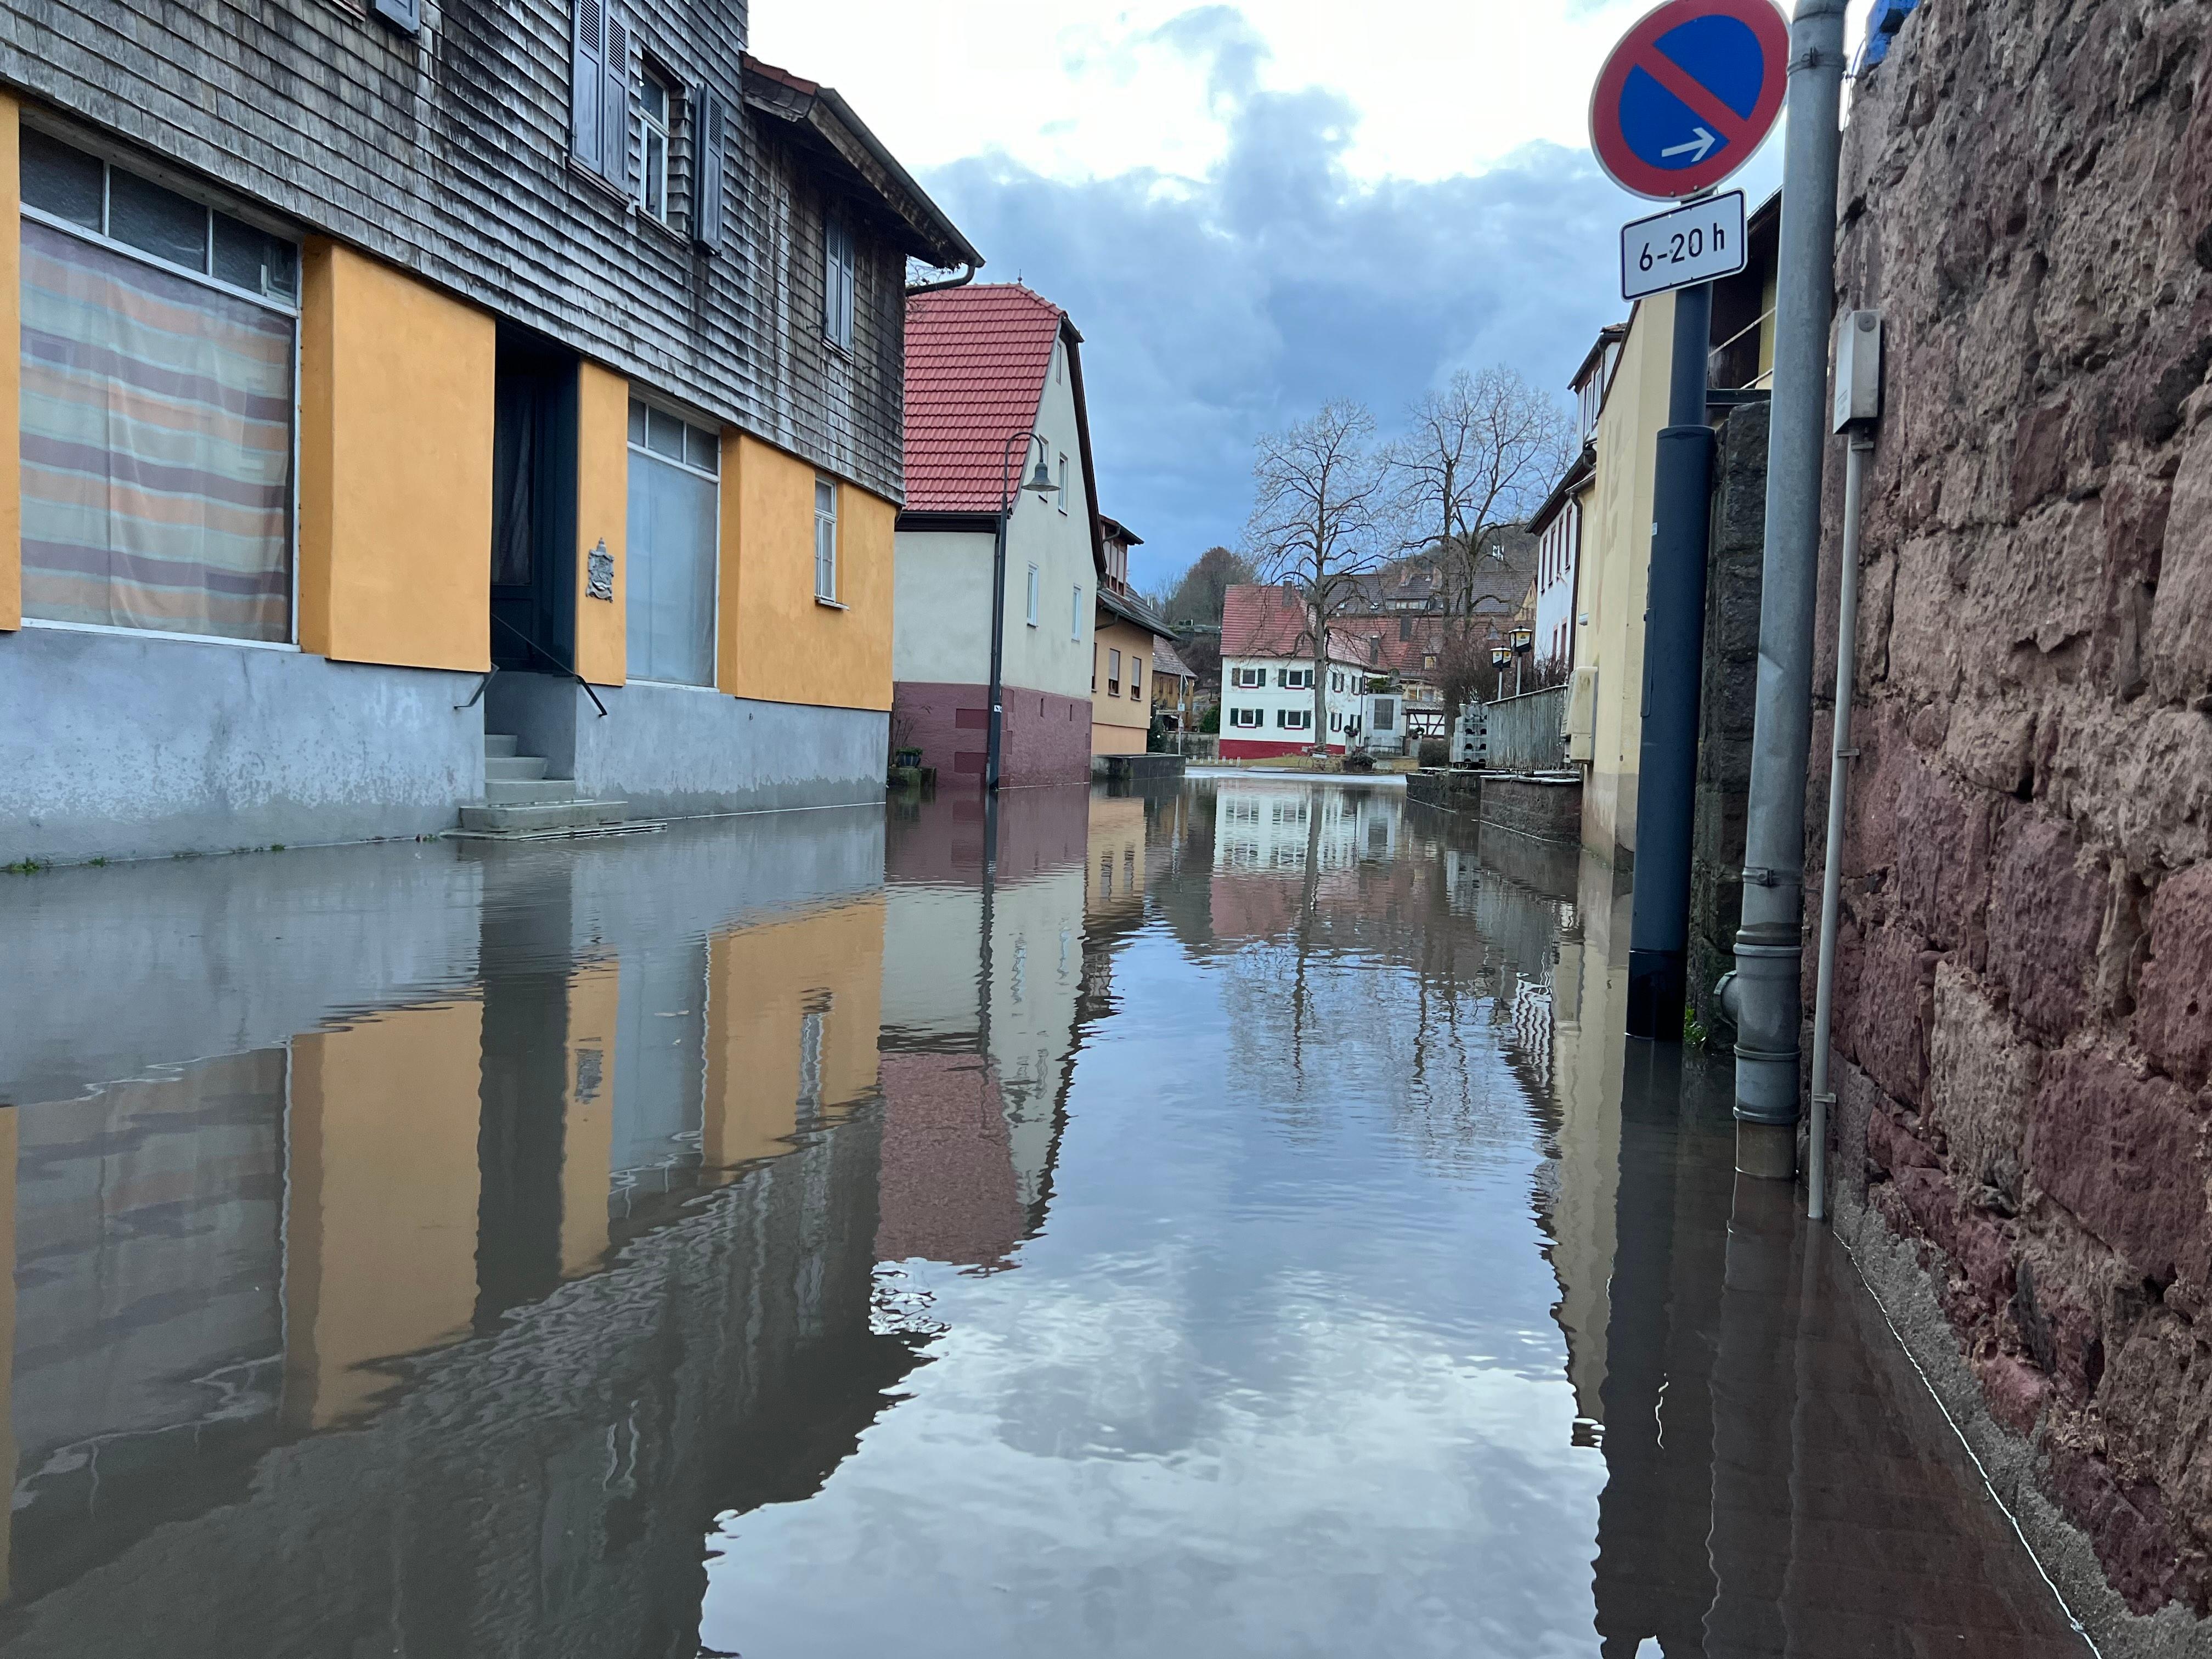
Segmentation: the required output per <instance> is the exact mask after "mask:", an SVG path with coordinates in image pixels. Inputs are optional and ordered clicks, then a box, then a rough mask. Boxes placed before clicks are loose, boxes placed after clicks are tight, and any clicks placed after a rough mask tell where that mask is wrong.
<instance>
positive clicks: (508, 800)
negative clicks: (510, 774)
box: [484, 778, 576, 806]
mask: <svg viewBox="0 0 2212 1659" xmlns="http://www.w3.org/2000/svg"><path fill="white" fill-rule="evenodd" d="M574 799H576V781H575V780H574V778H487V779H485V780H484V805H487V806H543V805H549V804H550V803H553V802H556V801H564V800H574Z"/></svg>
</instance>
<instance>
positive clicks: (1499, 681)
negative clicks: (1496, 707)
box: [1490, 645, 1513, 702]
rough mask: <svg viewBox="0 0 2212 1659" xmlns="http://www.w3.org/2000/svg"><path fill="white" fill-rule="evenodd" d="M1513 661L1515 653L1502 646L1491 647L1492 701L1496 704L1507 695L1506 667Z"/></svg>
mask: <svg viewBox="0 0 2212 1659" xmlns="http://www.w3.org/2000/svg"><path fill="white" fill-rule="evenodd" d="M1512 660H1513V653H1511V652H1510V651H1509V650H1507V649H1506V648H1505V647H1504V646H1502V645H1493V646H1492V647H1490V668H1491V681H1492V684H1491V687H1490V700H1491V702H1497V701H1498V699H1499V698H1500V697H1502V696H1504V695H1505V665H1506V664H1507V663H1509V662H1510V661H1512Z"/></svg>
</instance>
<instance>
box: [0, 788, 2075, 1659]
mask: <svg viewBox="0 0 2212 1659" xmlns="http://www.w3.org/2000/svg"><path fill="white" fill-rule="evenodd" d="M1626 917H1627V900H1626V887H1625V885H1623V884H1620V883H1618V882H1616V881H1615V880H1614V879H1613V876H1612V874H1611V872H1609V871H1608V870H1607V869H1606V868H1605V866H1602V865H1601V864H1597V863H1595V861H1592V860H1577V857H1576V856H1575V854H1573V853H1572V852H1571V850H1563V849H1560V848H1551V847H1547V846H1545V845H1543V844H1541V843H1537V842H1528V841H1526V840H1522V839H1521V838H1517V837H1512V836H1500V835H1499V834H1498V832H1495V831H1491V830H1485V829H1478V828H1476V827H1474V826H1472V825H1471V824H1469V823H1466V822H1464V821H1462V820H1458V819H1455V818H1452V817H1447V816H1443V815H1437V814H1431V813H1426V812H1425V811H1420V810H1419V809H1409V808H1407V806H1406V805H1405V804H1404V802H1403V799H1402V795H1401V793H1398V792H1396V791H1395V790H1394V789H1392V788H1390V787H1385V786H1381V785H1376V786H1371V787H1367V786H1341V785H1331V786H1322V787H1309V786H1304V785H1300V784H1295V783H1283V782H1262V781H1256V780H1255V781H1225V782H1222V783H1220V784H1218V785H1213V784H1205V785H1194V786H1191V787H1182V788H1171V789H1167V790H1164V791H1155V792H1152V793H1135V794H1121V795H1115V794H1107V793H1096V794H1094V793H1090V792H1086V791H1083V790H1073V791H1021V792H1010V793H1008V794H1007V795H1006V798H1005V799H1004V800H1003V802H1002V803H1000V805H998V806H997V807H996V808H995V809H994V810H990V811H987V810H986V808H985V807H984V805H982V804H981V802H979V801H976V800H975V799H972V798H955V797H952V796H950V795H948V796H947V797H946V798H945V799H939V800H935V801H932V802H928V803H923V804H920V805H915V804H910V803H909V804H904V805H902V804H896V803H895V804H894V805H892V806H891V807H890V808H889V809H887V811H884V812H876V811H847V812H830V813H796V814H787V815H780V816H773V817H761V818H755V819H743V820H732V821H726V822H722V823H711V824H698V825H687V826H679V827H678V829H675V830H672V831H671V832H670V833H668V834H666V835H665V836H652V837H646V838H639V839H635V840H628V839H625V840H617V841H611V842H601V843H594V844H582V845H576V846H565V847H563V846H538V847H492V848H483V847H480V846H478V847H470V848H456V847H453V846H451V845H441V844H433V845H427V846H419V847H418V846H412V845H410V846H407V847H401V848H357V849H350V850H345V851H338V852H331V853H307V854H286V855H284V856H283V857H282V858H264V859H252V860H210V861H207V862H205V863H199V864H191V865H179V866H148V867H144V868H135V867H134V868H119V869H115V870H108V871H99V872H94V871H82V872H60V873H58V874H56V875H52V876H49V877H42V878H40V879H38V880H37V881H35V882H21V883H17V884H11V885H9V886H8V887H7V888H5V889H0V933H4V934H5V936H6V937H7V938H8V939H9V940H10V942H11V945H12V946H13V947H14V948H13V949H12V951H11V954H10V957H9V960H8V963H7V964H6V966H5V967H4V969H0V980H4V983H3V984H0V988H4V989H5V991H6V993H7V995H6V997H5V998H4V999H0V1002H4V1006H5V1008H6V1012H4V1013H0V1021H4V1022H5V1023H4V1024H0V1100H4V1101H7V1102H10V1103H14V1106H15V1109H13V1110H9V1111H0V1202H4V1203H6V1204H7V1205H8V1206H9V1215H8V1218H7V1219H6V1223H5V1225H0V1249H7V1250H9V1251H10V1252H11V1253H12V1254H11V1256H10V1261H9V1265H10V1267H11V1271H9V1272H7V1273H0V1298H4V1304H5V1305H4V1315H0V1354H4V1355H5V1356H6V1357H7V1360H8V1363H7V1364H4V1365H0V1387H4V1388H5V1389H6V1395H5V1410H4V1412H0V1423H4V1425H5V1427H6V1432H7V1434H8V1435H9V1447H10V1448H11V1449H12V1458H11V1461H10V1465H9V1466H10V1467H12V1469H13V1481H14V1488H13V1499H12V1504H11V1506H10V1508H9V1510H8V1511H7V1512H6V1514H7V1516H8V1519H7V1520H6V1522H4V1523H0V1524H4V1525H5V1527H6V1534H5V1538H4V1546H5V1547H4V1550H0V1560H4V1563H5V1566H6V1571H7V1583H6V1591H7V1599H6V1601H5V1604H4V1606H3V1607H0V1651H4V1652H5V1653H7V1654H9V1655H15V1654H22V1655H34V1654H35V1655H64V1654H68V1655H81V1654H106V1653H114V1652H121V1651H128V1650H137V1649H140V1648H154V1649H156V1650H160V1651H162V1652H164V1653H167V1654H202V1653H204V1654H209V1655H214V1654H222V1655H228V1656H240V1655H246V1656H251V1655H260V1654H270V1655H275V1654H293V1653H325V1652H329V1653H351V1652H364V1653H365V1652H372V1651H373V1652H397V1653H404V1654H408V1655H446V1654H452V1655H477V1654H489V1653H531V1654H533V1655H534V1654H546V1655H555V1654H561V1655H565V1654H577V1655H593V1656H598V1655H607V1654H635V1655H669V1656H678V1659H693V1656H696V1655H699V1654H701V1653H702V1652H707V1651H716V1652H726V1653H743V1654H744V1655H746V1656H749V1659H765V1656H771V1655H777V1654H793V1655H820V1654H856V1655H857V1654H873V1653H878V1652H884V1651H892V1650H896V1651H898V1652H901V1653H904V1654H934V1653H945V1654H954V1653H958V1654H962V1655H973V1654H977V1653H1005V1654H1010V1655H1011V1654H1029V1653H1036V1652H1054V1653H1116V1652H1125V1651H1127V1652H1136V1651H1142V1652H1145V1653H1147V1654H1158V1653H1190V1654H1209V1655H1212V1654H1225V1653H1251V1654H1267V1655H1277V1654H1297V1653H1316V1654H1323V1653H1325V1654H1346V1653H1353V1652H1374V1653H1385V1654H1391V1655H1400V1654H1419V1653H1429V1652H1434V1653H1440V1654H1445V1653H1449V1654H1464V1653H1470V1652H1498V1653H1515V1654H1521V1653H1549V1652H1557V1653H1593V1652H1600V1651H1602V1652H1603V1653H1606V1654H1609V1655H1610V1654H1635V1653H1638V1652H1639V1651H1644V1652H1649V1651H1651V1650H1652V1649H1653V1647H1654V1646H1655V1645H1656V1648H1657V1650H1660V1651H1662V1652H1664V1653H1666V1654H1668V1655H1686V1654H1700V1653H1712V1654H1723V1653H1729V1654H1733V1653H1752V1652H1762V1653H1763V1652H1782V1651H1787V1652H1796V1653H1827V1652H1839V1653H1840V1652H1889V1651H1913V1650H1917V1649H1915V1648H1912V1647H1911V1646H1909V1645H1900V1644H1904V1643H1905V1642H1906V1641H1907V1638H1906V1637H1905V1635H1902V1634H1900V1632H1917V1634H1914V1635H1912V1636H1911V1638H1910V1639H1911V1640H1921V1639H1922V1638H1923V1637H1926V1638H1928V1640H1930V1641H1932V1640H1934V1639H1935V1638H1936V1637H1941V1638H1942V1642H1941V1645H1942V1646H1943V1647H1944V1650H1946V1651H1961V1652H1971V1651H1977V1650H1980V1651H1991V1652H1995V1651H1999V1650H2002V1651H2005V1652H2008V1653H2021V1652H2041V1651H2050V1652H2057V1651H2068V1650H2069V1649H2068V1648H2067V1647H2066V1646H2065V1640H2066V1637H2065V1632H2064V1627H2063V1620H2058V1618H2057V1614H2056V1613H2055V1612H2054V1610H2053V1607H2052V1605H2051V1600H2050V1597H2049V1595H2048V1592H2047V1589H2045V1587H2044V1586H2043V1585H2042V1583H2041V1582H2040V1580H2039V1579H2038V1578H2037V1577H2035V1576H2034V1575H2033V1571H2032V1570H2031V1569H2030V1568H2028V1567H2027V1565H2025V1564H2024V1563H2023V1562H2022V1561H2021V1559H2020V1558H2019V1557H2018V1555H2017V1554H2016V1553H2015V1549H2014V1546H2013V1545H2012V1541H2011V1540H2010V1539H2009V1536H2008V1534H2005V1532H2004V1530H2003V1528H2002V1524H2001V1517H1997V1516H1996V1515H1995V1513H1994V1511H1993V1510H1991V1509H1990V1506H1989V1505H1988V1504H1986V1503H1985V1502H1984V1501H1983V1500H1982V1499H1981V1498H1979V1497H1978V1493H1977V1492H1976V1490H1975V1488H1974V1486H1973V1484H1972V1479H1971V1470H1970V1469H1967V1468H1966V1467H1965V1466H1964V1465H1963V1463H1962V1462H1961V1460H1960V1458H1959V1457H1958V1455H1956V1453H1955V1451H1954V1450H1953V1449H1949V1448H1948V1440H1947V1438H1946V1431H1944V1429H1943V1426H1942V1423H1941V1421H1940V1419H1936V1418H1935V1417H1934V1408H1933V1407H1932V1405H1931V1404H1930V1403H1929V1402H1928V1401H1927V1400H1926V1398H1925V1396H1924V1394H1923V1393H1922V1392H1921V1391H1919V1390H1918V1388H1917V1383H1915V1382H1914V1380H1913V1379H1912V1378H1911V1376H1910V1374H1909V1372H1908V1371H1907V1370H1905V1368H1904V1367H1903V1365H1902V1363H1901V1361H1899V1359H1898V1358H1897V1357H1896V1355H1895V1353H1894V1351H1893V1349H1892V1348H1891V1347H1890V1346H1888V1344H1887V1336H1886V1333H1884V1332H1883V1331H1882V1330H1881V1328H1880V1323H1879V1318H1878V1316H1876V1315H1875V1314H1874V1313H1872V1312H1871V1311H1870V1310H1869V1308H1868V1306H1867V1304H1866V1303H1865V1301H1864V1298H1863V1296H1861V1295H1860V1294H1859V1293H1858V1292H1857V1290H1856V1287H1855V1285H1854V1283H1853V1281H1852V1280H1851V1279H1850V1275H1849V1271H1848V1267H1847V1264H1844V1263H1842V1262H1841V1261H1840V1260H1839V1259H1838V1258H1836V1257H1835V1256H1834V1255H1833V1254H1832V1252H1827V1251H1825V1250H1824V1249H1822V1248H1821V1244H1822V1241H1820V1240H1819V1239H1818V1238H1814V1239H1810V1240H1808V1238H1807V1237H1805V1236H1804V1235H1803V1233H1802V1229H1801V1228H1800V1226H1799V1225H1798V1224H1797V1223H1796V1221H1795V1219H1794V1218H1793V1217H1792V1216H1791V1215H1790V1213H1789V1212H1788V1211H1787V1209H1786V1206H1778V1205H1777V1203H1776V1202H1775V1201H1774V1200H1775V1198H1776V1196H1777V1195H1776V1194H1774V1192H1773V1190H1772V1189H1771V1188H1753V1189H1750V1190H1746V1191H1738V1190H1736V1189H1735V1185H1734V1183H1733V1182H1732V1180H1731V1177H1730V1176H1729V1170H1728V1161H1727V1152H1728V1133H1727V1132H1728V1120H1727V1115H1726V1104H1725V1102H1726V1094H1727V1091H1726V1088H1725V1085H1724V1082H1723V1084H1722V1085H1721V1086H1719V1087H1717V1088H1716V1087H1714V1086H1712V1085H1713V1084H1714V1079H1704V1078H1700V1077H1699V1076H1696V1075H1692V1077H1690V1078H1689V1079H1684V1078H1683V1077H1682V1076H1680V1074H1679V1073H1673V1072H1668V1071H1666V1070H1664V1069H1663V1068H1661V1069H1655V1060H1654V1056H1653V1055H1652V1054H1651V1053H1650V1051H1648V1050H1646V1051H1642V1052H1641V1053H1639V1054H1636V1055H1634V1056H1631V1055H1630V1054H1629V1053H1628V1051H1627V1050H1626V1048H1625V1045H1624V1044H1623V1043H1622V1042H1620V1039H1619V1038H1618V1037H1617V1036H1613V1033H1616V1032H1618V1031H1619V1030H1620V1029H1621V1024H1622V1022H1621V1018H1620V1015H1621V1006H1620V999H1621V997H1622V995H1623V994H1625V977H1626V976H1625V973H1624V971H1623V967H1624V964H1625V960H1626ZM1870 1516H1875V1517H1880V1519H1879V1520H1870V1519H1869V1517H1870ZM1839 1598H1844V1600H1843V1601H1839ZM1930 1632H1933V1633H1934V1634H1933V1635H1930V1634H1929V1633H1930ZM1923 1645H1925V1643H1924V1642H1923Z"/></svg>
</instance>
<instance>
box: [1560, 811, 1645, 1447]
mask: <svg viewBox="0 0 2212 1659" xmlns="http://www.w3.org/2000/svg"><path fill="white" fill-rule="evenodd" d="M1575 894H1576V898H1575V903H1574V907H1573V924H1574V925H1573V926H1572V927H1570V928H1568V929H1567V930H1566V931H1565V933H1563V934H1562V936H1561V939H1560V945H1559V973H1558V977H1557V980H1556V981H1555V984H1554V986H1553V1055H1554V1066H1555V1074H1554V1081H1553V1098H1554V1099H1556V1100H1557V1101H1558V1103H1559V1130H1558V1134H1557V1139H1558V1145H1559V1160H1558V1186H1557V1189H1556V1193H1555V1194H1554V1200H1553V1212H1552V1226H1553V1238H1554V1243H1553V1249H1552V1267H1553V1272H1554V1273H1557V1274H1558V1276H1559V1323H1560V1325H1561V1327H1562V1328H1564V1329H1565V1332H1566V1335H1567V1357H1568V1358H1567V1374H1568V1377H1569V1380H1570V1381H1571V1383H1573V1384H1574V1390H1575V1410H1576V1412H1577V1415H1579V1416H1580V1417H1582V1418H1583V1419H1584V1420H1585V1421H1587V1422H1589V1423H1593V1424H1600V1423H1603V1422H1604V1421H1605V1406H1604V1402H1603V1400H1602V1398H1601V1393H1602V1387H1603V1384H1604V1382H1605V1375H1606V1337H1605V1332H1606V1325H1607V1317H1608V1310H1607V1286H1608V1284H1609V1283H1610V1282H1611V1280H1612V1278H1613V1271H1614V1267H1613V1264H1614V1261H1615V1259H1616V1248H1617V1244H1618V1239H1619V1234H1618V1225H1619V1215H1618V1212H1619V1188H1620V1146H1621V1121H1620V1098H1621V1078H1622V1071H1621V1067H1622V1063H1623V1058H1624V1055H1625V1054H1626V1048H1627V1042H1628V1039H1627V1036H1626V1031H1627V1029H1628V1026H1627V1005H1626V996H1627V991H1628V922H1629V890H1628V884H1627V883H1626V880H1625V879H1623V880H1616V878H1615V876H1614V872H1613V866H1611V865H1609V864H1607V862H1605V861H1604V860H1602V859H1601V858H1599V857H1598V856H1597V855H1596V854H1594V853H1591V852H1589V851H1588V850H1587V849H1585V850H1583V852H1582V853H1581V854H1580V859H1579V864H1578V866H1577V874H1576V887H1575Z"/></svg>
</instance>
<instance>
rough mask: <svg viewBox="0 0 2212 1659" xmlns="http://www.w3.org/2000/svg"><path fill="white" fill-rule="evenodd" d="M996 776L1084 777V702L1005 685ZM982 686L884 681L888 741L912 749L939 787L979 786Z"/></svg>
mask: <svg viewBox="0 0 2212 1659" xmlns="http://www.w3.org/2000/svg"><path fill="white" fill-rule="evenodd" d="M1004 708H1005V709H1006V729H1005V731H1004V733H1003V734H1002V744H1003V752H1002V754H1001V755H1000V772H999V781H1000V783H1001V784H1004V785H1006V786H1009V787H1019V786H1022V785H1024V784H1038V783H1085V782H1088V781H1090V778H1091V703H1090V700H1089V699H1088V698H1079V697H1063V696H1054V694H1052V693H1051V692H1048V691H1032V690H1029V689H1028V688H1026V687H1024V686H1018V685H1010V686H1008V687H1006V693H1005V702H1004ZM990 731H991V691H990V688H989V687H988V686H987V685H967V684H951V683H948V682H945V681H940V680H900V681H898V682H897V683H896V684H894V685H893V686H892V687H891V746H892V747H893V748H895V749H899V748H908V747H913V748H918V749H920V750H921V763H922V764H923V765H924V766H933V767H935V768H936V769H937V784H938V787H939V788H940V789H944V788H951V787H954V786H956V785H959V786H967V787H976V788H980V787H981V786H982V782H983V763H984V756H985V751H986V750H987V748H988V746H989V744H990Z"/></svg>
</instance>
